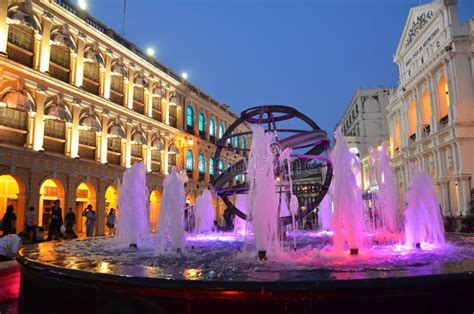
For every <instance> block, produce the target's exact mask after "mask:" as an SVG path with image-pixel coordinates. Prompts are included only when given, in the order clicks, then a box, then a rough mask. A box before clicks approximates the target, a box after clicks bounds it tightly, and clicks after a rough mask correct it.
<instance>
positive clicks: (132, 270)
mask: <svg viewBox="0 0 474 314" xmlns="http://www.w3.org/2000/svg"><path fill="white" fill-rule="evenodd" d="M294 117H298V118H299V123H300V124H301V122H302V121H303V122H304V123H303V124H304V125H306V126H307V127H308V128H309V129H308V128H307V129H303V127H301V128H302V129H300V130H294V129H292V128H289V127H285V126H279V125H278V124H279V123H280V122H282V121H286V122H288V123H289V122H291V119H292V118H294ZM242 123H247V124H248V125H250V127H251V132H252V139H253V140H252V143H251V149H250V155H249V157H248V159H247V158H245V159H242V160H241V161H237V162H236V163H235V164H233V165H231V167H229V168H228V169H225V170H224V171H221V172H218V171H217V169H215V170H216V171H215V172H214V173H219V175H218V176H217V178H216V179H215V181H214V182H213V184H212V188H213V190H214V192H215V194H216V195H217V196H218V197H220V198H221V199H222V201H223V202H224V204H225V205H226V206H227V208H228V209H229V210H231V211H232V212H233V213H234V214H235V215H236V220H237V221H241V222H238V223H236V224H235V225H236V227H235V228H236V229H235V230H234V231H233V232H209V230H208V228H207V227H204V226H207V225H208V222H209V217H210V216H211V215H210V214H209V212H211V210H210V209H209V203H210V202H209V196H210V191H209V192H208V191H205V192H204V193H203V195H201V196H200V198H199V200H198V204H197V207H198V208H197V211H198V212H199V213H198V216H199V218H198V220H199V223H198V225H199V231H200V232H198V233H190V234H186V233H185V231H184V228H183V219H184V217H183V216H184V214H183V211H184V202H185V193H184V182H185V181H186V180H187V177H186V176H185V174H183V172H178V171H177V170H176V169H175V168H173V170H172V171H171V173H170V174H169V175H168V176H167V177H166V178H165V180H164V190H163V194H162V205H161V210H160V217H159V220H158V226H157V233H156V234H155V235H151V236H146V235H147V233H148V230H149V229H148V226H143V223H144V222H145V221H147V218H146V217H145V216H146V215H144V214H143V213H146V212H147V204H146V196H147V195H148V194H147V192H146V177H145V174H144V168H143V165H142V164H135V165H134V166H133V167H132V168H131V169H127V170H126V171H125V172H124V178H123V181H122V184H121V187H120V211H119V213H120V217H119V218H118V221H119V222H120V221H121V220H123V221H129V222H132V223H133V224H132V225H131V226H129V227H128V228H127V227H124V226H122V227H120V228H119V229H120V230H119V235H118V236H117V238H111V237H94V238H87V239H78V240H72V241H68V242H47V243H41V244H38V245H32V246H25V247H22V248H21V249H20V251H19V257H18V261H19V263H20V265H21V272H22V274H21V291H20V302H19V311H20V313H36V312H38V311H37V310H38V304H41V311H43V312H44V313H51V312H55V311H56V310H57V309H58V308H68V309H69V312H70V313H76V312H77V313H79V312H81V313H83V312H84V311H89V312H98V313H117V312H120V311H121V312H127V313H128V312H137V313H202V312H207V313H213V312H217V311H228V312H231V313H234V312H235V313H242V312H245V311H252V312H255V311H262V312H263V311H271V312H276V313H303V312H304V313H315V312H318V313H319V312H349V311H354V310H355V311H364V312H371V311H377V312H379V311H380V310H381V309H383V311H384V312H397V313H398V312H401V311H407V304H409V311H411V312H439V311H440V312H452V311H458V312H470V311H472V301H471V295H472V292H473V291H474V275H473V274H474V238H473V237H472V236H469V235H462V234H449V235H448V236H447V237H446V240H445V239H444V231H443V228H442V218H441V215H440V210H439V205H438V203H437V202H436V197H435V193H434V189H433V185H432V180H431V178H430V177H429V176H427V175H426V174H424V173H422V172H421V171H418V170H417V171H412V173H413V177H412V182H411V184H410V190H409V192H408V194H407V197H406V200H407V203H408V207H407V208H406V210H405V224H404V225H405V226H404V227H405V229H403V228H402V226H398V225H397V226H396V228H394V229H392V227H393V225H390V223H388V222H389V221H390V220H389V219H390V218H387V217H393V216H391V215H395V217H396V215H397V214H394V213H393V212H392V213H387V215H388V216H386V217H385V218H384V223H383V226H387V227H388V226H390V227H388V228H390V229H389V230H391V232H393V233H396V234H397V235H398V236H400V237H403V235H404V236H405V237H406V240H405V241H400V242H399V243H390V242H383V243H375V242H371V241H370V239H371V237H372V235H371V234H369V232H368V230H365V228H364V227H365V226H364V224H365V223H364V221H363V215H364V210H365V207H364V204H363V200H362V191H361V188H360V178H359V174H360V164H359V161H358V159H357V157H356V156H354V155H352V154H351V153H350V152H349V149H348V147H347V143H346V142H345V140H344V137H343V136H342V134H341V133H340V130H339V129H338V130H336V134H335V138H336V145H335V147H334V148H333V150H332V153H331V154H330V157H331V159H329V139H328V138H327V136H326V133H325V132H324V131H322V130H320V129H319V127H318V126H317V125H316V124H315V123H314V122H313V121H312V120H311V119H309V118H308V117H306V116H305V115H303V114H301V113H300V112H298V111H296V110H295V109H293V108H288V107H284V106H263V107H256V108H251V109H249V110H246V111H244V112H243V113H242V114H241V116H240V117H239V118H238V119H237V120H236V122H235V123H234V124H232V125H231V126H230V127H229V128H228V129H227V131H226V132H225V134H224V136H223V137H222V138H221V139H220V140H219V141H218V142H217V149H216V155H215V158H216V159H215V160H219V157H221V156H222V155H221V153H222V151H223V150H232V149H235V148H232V147H229V146H228V145H226V142H227V140H228V138H230V137H232V136H238V135H239V133H238V132H236V131H235V130H236V128H237V127H241V125H242ZM289 125H291V123H290V124H289ZM240 129H243V128H240ZM246 132H248V131H246ZM285 133H290V135H289V136H285ZM246 134H250V132H248V133H246ZM240 135H241V134H240ZM247 152H248V151H246V153H247ZM377 158H378V161H377V163H378V165H379V167H380V169H381V170H382V169H383V171H381V172H380V175H379V178H380V182H381V184H382V185H383V184H385V182H387V179H389V177H390V174H388V173H387V172H386V171H388V166H387V164H386V163H385V162H386V161H387V162H388V159H384V158H386V155H385V156H377ZM216 164H217V163H216ZM333 166H334V169H335V175H334V178H332V167H333ZM237 175H239V176H243V177H246V179H247V180H244V181H243V182H240V183H234V182H235V180H234V178H235V177H236V176H237ZM308 182H310V183H308ZM309 184H311V185H309ZM308 185H309V186H310V192H311V194H310V195H311V198H310V199H304V197H305V196H306V195H307V194H304V193H301V191H305V187H307V186H308ZM382 189H383V188H382ZM382 189H381V190H382ZM328 191H330V193H327V192H328ZM384 191H393V187H390V186H388V190H387V189H386V190H384ZM380 193H386V192H380ZM387 193H389V192H387ZM325 195H328V197H327V198H325V199H324V202H323V204H321V211H324V212H325V214H324V215H323V214H321V215H323V216H322V217H326V218H324V219H323V220H325V221H323V226H324V228H326V227H327V228H328V229H329V228H330V229H331V230H332V232H333V233H334V234H333V235H332V233H327V232H318V231H313V230H296V228H294V227H293V228H289V227H288V226H290V225H293V226H295V222H297V221H301V220H303V219H305V218H306V215H307V212H303V211H302V210H297V209H298V208H300V209H301V208H302V207H303V206H304V207H306V208H308V209H313V208H315V207H316V206H317V205H319V203H320V202H321V200H322V199H323V198H324V197H325ZM380 196H381V197H382V198H383V197H385V194H384V195H380ZM379 199H381V198H379ZM234 202H235V203H234ZM331 203H332V205H331ZM201 204H202V206H201ZM384 204H385V203H384ZM387 204H392V202H391V201H387ZM390 208H392V209H390ZM201 209H202V213H201ZM383 210H387V211H388V210H392V211H396V212H397V213H398V212H399V209H398V208H394V207H393V206H392V205H384V209H383ZM133 213H136V215H135V217H129V218H125V217H127V215H132V214H133ZM331 214H332V218H329V217H331ZM386 218H387V219H386ZM329 219H330V220H331V222H330V223H329V222H328V220H329ZM205 221H207V222H205ZM385 222H387V223H385ZM249 225H252V228H249ZM140 226H142V227H140ZM384 228H385V227H384ZM242 231H243V232H242ZM283 231H285V232H286V234H287V237H284V236H282V235H283V234H284V232H283ZM118 241H120V242H121V245H115V244H116V243H117V242H118ZM418 243H419V244H420V245H418ZM130 244H137V248H130V247H129V245H130ZM177 251H178V252H180V253H179V254H177V253H176V252H177ZM357 253H358V254H357ZM38 287H41V289H38ZM51 294H53V295H58V296H59V297H58V298H56V299H55V302H54V303H52V302H44V300H47V299H49V298H50V296H51Z"/></svg>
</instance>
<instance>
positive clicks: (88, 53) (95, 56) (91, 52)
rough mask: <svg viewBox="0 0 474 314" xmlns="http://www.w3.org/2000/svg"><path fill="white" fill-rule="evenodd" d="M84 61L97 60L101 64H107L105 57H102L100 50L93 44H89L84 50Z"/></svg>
mask: <svg viewBox="0 0 474 314" xmlns="http://www.w3.org/2000/svg"><path fill="white" fill-rule="evenodd" d="M84 62H97V63H99V64H101V65H104V64H105V61H104V58H103V57H102V55H101V54H100V52H98V51H97V50H96V48H94V47H92V46H89V47H88V48H86V50H85V51H84Z"/></svg>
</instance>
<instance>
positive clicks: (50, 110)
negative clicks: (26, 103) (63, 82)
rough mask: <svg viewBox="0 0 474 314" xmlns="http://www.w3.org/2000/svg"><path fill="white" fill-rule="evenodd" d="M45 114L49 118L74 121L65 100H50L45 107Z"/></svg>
mask: <svg viewBox="0 0 474 314" xmlns="http://www.w3.org/2000/svg"><path fill="white" fill-rule="evenodd" d="M44 115H45V118H47V119H54V120H61V121H65V122H72V116H71V112H70V111H69V108H68V106H67V105H66V104H64V103H63V102H55V101H50V102H48V103H47V104H46V106H45V107H44Z"/></svg>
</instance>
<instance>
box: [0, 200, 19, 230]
mask: <svg viewBox="0 0 474 314" xmlns="http://www.w3.org/2000/svg"><path fill="white" fill-rule="evenodd" d="M14 210H15V209H14V208H13V205H8V206H7V211H6V212H5V214H4V215H3V219H2V229H3V235H4V236H5V235H7V234H15V233H16V215H15V213H14Z"/></svg>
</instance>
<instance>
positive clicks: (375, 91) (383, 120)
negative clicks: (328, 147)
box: [336, 88, 393, 157]
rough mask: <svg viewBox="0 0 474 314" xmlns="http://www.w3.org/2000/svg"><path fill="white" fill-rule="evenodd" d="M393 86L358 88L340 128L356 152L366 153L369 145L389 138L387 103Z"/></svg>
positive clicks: (359, 153) (377, 143) (338, 125)
mask: <svg viewBox="0 0 474 314" xmlns="http://www.w3.org/2000/svg"><path fill="white" fill-rule="evenodd" d="M391 93H393V89H391V88H370V89H357V90H356V92H355V93H354V96H353V97H352V99H351V101H350V102H349V105H348V106H347V108H346V111H345V112H344V115H343V116H342V118H341V120H340V121H339V122H338V123H337V126H336V128H337V127H341V131H342V134H344V136H345V137H346V139H347V141H348V145H349V147H350V148H351V151H352V152H353V153H354V154H358V155H359V156H360V157H362V156H365V155H367V151H368V148H369V147H370V146H377V145H379V144H380V143H381V142H383V141H385V140H386V139H387V138H388V125H387V111H386V110H387V106H388V103H389V96H390V94H391Z"/></svg>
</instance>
